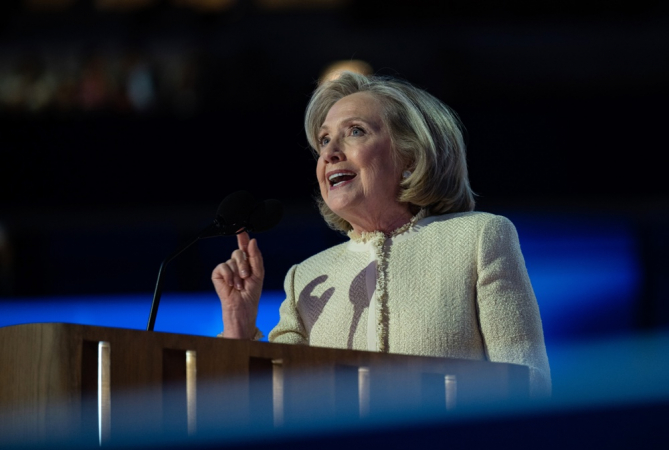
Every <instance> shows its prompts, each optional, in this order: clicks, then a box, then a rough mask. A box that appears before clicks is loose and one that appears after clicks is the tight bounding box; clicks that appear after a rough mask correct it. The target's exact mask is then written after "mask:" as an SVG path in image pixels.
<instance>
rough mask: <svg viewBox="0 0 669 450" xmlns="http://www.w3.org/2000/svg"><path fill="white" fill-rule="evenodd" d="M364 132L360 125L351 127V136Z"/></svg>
mask: <svg viewBox="0 0 669 450" xmlns="http://www.w3.org/2000/svg"><path fill="white" fill-rule="evenodd" d="M363 134H365V130H363V129H362V128H360V127H352V128H351V136H362V135H363Z"/></svg>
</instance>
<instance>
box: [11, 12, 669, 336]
mask: <svg viewBox="0 0 669 450" xmlns="http://www.w3.org/2000/svg"><path fill="white" fill-rule="evenodd" d="M43 3H44V2H40V1H37V0H33V1H5V2H2V6H0V93H1V94H2V95H3V97H2V98H1V99H0V155H1V158H0V227H2V229H3V230H4V232H3V233H2V234H4V238H3V239H0V242H1V244H2V245H1V246H0V249H1V250H0V255H1V256H0V258H1V259H0V262H1V263H2V264H0V268H2V272H1V273H0V274H1V275H2V278H1V281H2V282H1V283H0V288H1V289H2V290H1V291H0V294H2V295H4V296H11V297H21V296H35V295H69V294H95V293H117V292H120V293H122V292H149V291H151V290H152V288H153V283H154V280H155V274H156V271H157V268H158V265H159V264H160V261H161V260H162V258H163V257H165V256H166V255H167V254H169V253H170V252H171V251H172V250H173V249H174V248H176V247H177V246H178V245H179V244H181V243H183V242H185V241H186V240H187V239H188V237H190V236H191V235H193V234H194V233H195V232H197V231H198V230H199V229H200V228H202V227H204V226H205V225H207V223H208V221H210V220H211V218H212V217H213V213H214V211H215V210H216V206H217V204H218V203H219V202H220V200H221V199H222V198H223V197H224V196H225V195H227V194H229V193H231V192H233V191H236V190H238V189H248V190H250V191H251V192H253V193H254V194H255V195H256V196H257V197H258V198H269V197H273V198H278V199H280V200H282V201H283V202H284V204H285V205H286V215H285V219H284V221H283V222H282V224H281V226H280V227H278V228H277V229H276V230H273V231H271V232H268V233H267V234H266V235H264V236H263V235H261V236H260V237H261V238H262V244H261V245H262V246H263V247H262V248H263V250H264V252H265V254H266V257H267V264H268V266H269V267H272V268H273V270H271V272H269V273H268V279H267V284H266V288H268V289H280V288H281V283H282V280H283V275H284V274H285V271H286V270H287V268H288V267H289V266H290V265H291V264H294V263H296V262H299V261H301V260H302V259H304V258H306V257H308V256H309V255H311V254H313V253H314V252H316V251H318V250H320V249H322V248H325V247H327V246H329V245H332V244H333V243H336V242H339V241H340V240H341V239H342V237H341V236H339V235H337V234H336V233H334V232H332V231H330V230H328V229H327V228H326V227H325V225H324V224H323V223H322V221H321V219H320V218H319V216H318V214H317V212H316V210H315V208H314V206H313V201H312V196H313V193H314V191H315V187H316V183H315V177H314V167H315V161H314V159H313V157H312V156H311V154H310V152H309V150H308V148H307V143H306V139H305V137H304V132H303V130H302V118H303V112H304V108H305V106H306V103H307V101H308V99H309V96H310V93H311V92H312V91H313V89H314V88H315V86H316V81H317V79H318V77H319V76H320V74H321V72H322V71H323V69H324V68H325V67H326V66H327V65H328V64H330V63H331V62H333V61H337V60H348V59H360V60H364V61H366V62H368V63H369V64H370V65H371V66H372V67H373V68H374V70H375V72H377V73H381V74H386V75H394V76H398V77H401V78H405V79H407V80H409V81H411V82H412V83H414V84H416V85H418V86H420V87H422V88H425V89H426V90H428V91H429V92H431V93H432V94H434V95H436V96H437V97H439V98H441V99H442V100H444V101H445V102H446V103H447V104H449V105H450V106H451V107H453V108H454V109H455V110H456V111H457V112H458V113H459V115H460V117H461V119H462V121H463V123H464V124H465V127H466V129H467V142H468V160H469V169H470V178H471V183H472V186H473V188H474V190H475V191H476V192H477V194H478V195H479V197H478V206H477V209H479V210H485V211H491V212H497V213H503V214H506V213H508V212H523V213H530V214H535V215H542V214H546V213H551V214H555V213H556V212H557V213H564V214H586V215H587V214H593V213H602V214H609V215H610V216H611V217H612V220H617V219H616V218H622V219H624V220H626V221H630V222H631V223H632V224H633V229H634V233H635V236H636V238H637V240H638V242H639V254H640V255H641V256H642V261H643V265H644V279H643V292H642V293H641V294H640V297H639V302H640V314H639V320H638V324H639V326H640V327H653V326H656V325H661V324H666V323H668V322H669V318H668V316H669V314H667V313H666V307H663V306H662V304H663V302H662V300H663V299H665V298H666V287H664V286H663V283H662V276H663V274H664V273H666V270H667V269H668V267H667V263H666V262H665V260H664V255H665V254H666V250H667V249H668V247H669V238H668V233H667V231H666V230H667V225H668V224H669V219H668V214H667V212H668V209H667V204H668V203H667V199H668V198H669V195H668V194H669V187H668V185H667V182H666V175H665V172H666V169H665V163H664V158H663V156H664V154H665V153H666V152H667V149H668V146H667V138H666V136H667V132H666V130H667V126H666V123H667V118H668V117H669V115H668V114H667V112H666V105H667V100H669V83H668V82H667V80H669V4H668V2H666V1H624V0H620V1H613V2H605V1H600V2H582V1H559V2H558V1H543V2H535V3H536V4H532V5H528V4H526V3H525V2H520V1H511V2H504V4H503V6H502V5H501V3H500V2H489V1H483V0H481V1H465V0H457V1H447V2H433V1H427V0H414V1H412V2H405V1H399V0H396V1H380V0H374V1H362V0H358V1H355V0H350V1H337V0H329V1H315V0H314V1H306V0H303V1H299V0H292V1H279V0H274V1H271V0H264V1H261V0H258V1H242V0H239V1H227V2H225V1H223V2H219V3H220V5H222V6H221V7H220V8H219V9H214V10H202V9H199V8H198V7H196V6H193V5H195V4H196V3H197V2H191V3H192V5H190V6H189V5H188V3H189V2H176V1H174V2H171V1H141V2H140V1H138V2H125V4H127V5H129V6H127V7H125V8H122V7H114V6H113V5H114V4H115V2H111V1H108V2H103V1H98V2H93V1H85V0H63V1H56V2H52V3H49V2H46V3H49V5H50V6H49V5H47V6H44V4H43ZM117 3H123V2H117ZM200 3H202V2H200ZM214 3H215V2H214ZM104 4H107V5H110V4H111V5H112V6H111V7H109V6H107V8H106V9H105V8H102V7H101V6H100V5H104ZM54 5H56V6H54ZM133 67H135V68H136V67H141V68H142V70H143V72H142V74H144V75H145V76H147V77H148V78H146V77H145V79H148V80H149V84H150V86H151V87H150V89H148V91H147V90H145V91H144V93H145V94H146V92H151V95H148V94H147V95H148V97H150V98H149V100H146V98H144V102H143V103H142V97H141V95H139V97H138V96H137V94H135V97H134V98H133V94H131V93H130V91H131V88H130V85H131V84H132V83H131V82H130V81H129V80H130V78H131V77H130V75H129V73H130V72H131V69H132V68H133ZM96 76H97V78H96ZM101 79H102V80H103V81H100V80H101ZM8 80H10V81H11V80H14V81H13V83H14V84H12V83H11V82H10V81H8ZM16 80H19V81H16ZM45 80H46V81H45ZM49 80H50V81H49ZM96 80H97V84H96ZM40 83H41V84H40ZM87 83H89V88H87V87H86V86H87ZM140 85H141V83H140ZM17 86H18V87H17ZM37 86H42V87H43V86H50V88H49V89H51V91H49V92H51V94H49V95H47V94H43V95H42V96H41V97H40V96H39V95H38V94H36V93H38V92H43V91H48V89H47V88H43V89H42V91H40V90H39V89H38V87H37ZM90 86H93V87H94V88H95V86H97V88H96V89H98V90H99V91H100V92H102V93H100V92H98V94H100V95H98V96H97V97H96V94H95V92H94V93H93V94H90V92H89V97H90V96H92V97H91V98H92V100H91V98H88V99H86V93H85V92H86V89H90ZM93 90H95V89H93ZM140 94H141V93H140ZM96 99H97V100H96ZM521 240H522V236H521ZM233 244H234V243H233V242H231V241H230V240H225V239H221V240H210V241H205V242H202V243H200V244H198V246H197V248H196V249H195V250H193V251H191V252H189V253H186V254H184V255H183V256H182V258H181V259H180V260H178V261H175V263H174V267H172V268H171V269H170V270H171V271H172V272H171V276H169V277H168V285H167V288H168V289H174V290H182V291H192V290H204V289H209V284H208V283H209V281H208V278H209V274H210V271H211V269H212V268H213V265H214V264H215V262H216V261H219V260H223V259H227V256H226V255H227V254H229V252H230V250H231V248H232V245H233ZM663 308H664V312H662V311H663Z"/></svg>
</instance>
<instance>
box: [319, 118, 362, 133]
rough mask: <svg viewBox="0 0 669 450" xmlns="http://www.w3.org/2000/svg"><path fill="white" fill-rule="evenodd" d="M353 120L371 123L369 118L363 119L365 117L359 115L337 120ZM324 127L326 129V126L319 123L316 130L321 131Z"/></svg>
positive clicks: (345, 121) (344, 121)
mask: <svg viewBox="0 0 669 450" xmlns="http://www.w3.org/2000/svg"><path fill="white" fill-rule="evenodd" d="M355 121H360V122H365V123H367V124H370V125H371V123H370V122H369V120H367V119H365V118H363V117H360V116H353V117H347V118H346V119H344V120H342V121H341V122H339V123H347V122H355ZM325 129H327V127H326V126H324V125H321V126H320V128H319V129H318V132H319V133H320V132H321V131H323V130H325Z"/></svg>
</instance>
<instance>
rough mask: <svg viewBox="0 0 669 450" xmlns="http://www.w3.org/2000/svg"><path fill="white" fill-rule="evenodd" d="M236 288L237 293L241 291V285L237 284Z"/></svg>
mask: <svg viewBox="0 0 669 450" xmlns="http://www.w3.org/2000/svg"><path fill="white" fill-rule="evenodd" d="M236 287H237V290H238V291H241V290H242V283H237V285H236Z"/></svg>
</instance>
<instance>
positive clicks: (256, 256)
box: [248, 238, 265, 278]
mask: <svg viewBox="0 0 669 450" xmlns="http://www.w3.org/2000/svg"><path fill="white" fill-rule="evenodd" d="M248 255H249V260H248V263H249V265H250V266H251V273H252V274H254V275H257V276H259V277H261V278H262V277H263V276H264V275H265V264H264V263H263V259H262V253H260V248H258V241H257V240H256V239H255V238H253V239H251V241H250V242H249V245H248Z"/></svg>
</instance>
